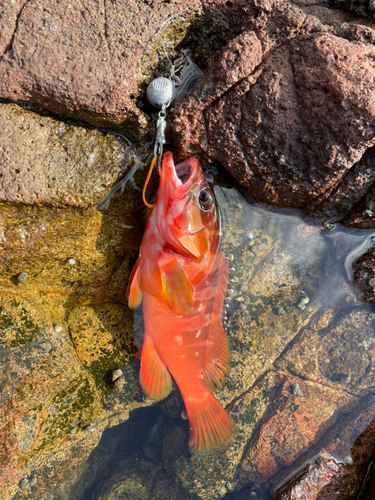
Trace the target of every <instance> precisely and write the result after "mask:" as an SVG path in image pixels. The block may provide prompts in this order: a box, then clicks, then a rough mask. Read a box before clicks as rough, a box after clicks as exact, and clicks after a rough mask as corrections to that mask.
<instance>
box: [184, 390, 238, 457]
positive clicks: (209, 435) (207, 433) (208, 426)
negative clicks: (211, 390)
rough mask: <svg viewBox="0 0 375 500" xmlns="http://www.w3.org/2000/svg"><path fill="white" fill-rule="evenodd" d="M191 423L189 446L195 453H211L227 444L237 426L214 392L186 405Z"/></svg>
mask: <svg viewBox="0 0 375 500" xmlns="http://www.w3.org/2000/svg"><path fill="white" fill-rule="evenodd" d="M186 410H187V414H188V417H189V424H190V439H189V446H190V447H191V449H192V451H193V452H195V453H209V452H211V451H214V450H217V449H219V448H222V447H223V446H225V445H226V444H227V443H228V442H229V441H230V440H231V439H232V438H233V437H234V436H235V434H236V432H237V426H236V424H235V423H234V422H233V420H232V419H231V418H230V417H229V415H228V414H227V413H226V411H225V410H224V409H223V408H222V407H221V406H220V404H219V403H218V402H217V401H216V399H215V397H214V396H213V395H212V394H209V395H208V397H207V398H204V399H203V400H202V401H201V402H198V403H194V404H191V405H187V406H186Z"/></svg>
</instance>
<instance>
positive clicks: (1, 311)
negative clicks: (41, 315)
mask: <svg viewBox="0 0 375 500" xmlns="http://www.w3.org/2000/svg"><path fill="white" fill-rule="evenodd" d="M40 329H41V325H39V324H38V321H37V319H36V318H35V314H34V313H33V312H32V311H31V310H30V305H29V304H28V303H26V302H25V301H19V300H14V299H10V298H8V297H1V299H0V344H2V345H4V346H6V347H10V348H12V347H21V346H25V345H27V344H28V343H29V342H31V341H32V340H33V339H34V337H35V336H36V335H37V334H38V333H39V331H40Z"/></svg>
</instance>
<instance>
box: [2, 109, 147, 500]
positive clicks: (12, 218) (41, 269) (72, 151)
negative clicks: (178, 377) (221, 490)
mask: <svg viewBox="0 0 375 500" xmlns="http://www.w3.org/2000/svg"><path fill="white" fill-rule="evenodd" d="M0 108H1V111H0V114H1V123H2V127H1V131H2V132H1V134H0V144H1V154H2V157H1V158H2V170H1V195H0V196H1V221H0V228H1V230H0V234H1V246H0V253H1V259H0V267H1V280H0V363H1V367H2V369H1V375H0V403H1V411H0V427H1V433H0V435H1V439H0V463H1V474H0V484H1V486H0V488H1V496H2V498H17V496H18V495H19V494H20V492H21V491H27V492H28V493H30V494H32V495H36V496H38V497H39V496H40V495H42V494H43V493H44V492H46V491H48V490H51V489H53V488H54V487H55V486H56V485H57V484H58V483H59V482H61V481H63V480H64V475H65V474H66V471H68V470H73V468H75V467H77V465H79V464H80V463H81V462H83V461H84V460H85V459H86V457H87V456H88V454H89V453H90V451H91V450H92V449H93V448H94V447H95V446H96V445H97V443H98V441H99V439H100V436H101V433H102V431H103V430H104V429H105V428H107V427H108V426H111V425H116V424H117V423H119V422H122V421H124V420H126V419H127V418H128V416H129V410H131V409H133V408H134V407H137V406H139V405H144V404H145V403H144V402H143V396H142V394H141V391H140V389H139V385H138V382H137V374H136V372H133V370H134V369H135V367H134V368H133V366H131V365H130V363H131V361H132V360H133V359H134V354H135V353H134V349H133V345H132V335H133V322H132V316H131V315H130V312H129V311H128V312H126V310H124V305H123V304H124V301H125V289H126V283H127V280H128V277H129V273H130V270H131V267H132V264H133V262H134V259H135V258H136V250H134V249H133V248H131V247H132V246H133V247H136V243H134V242H135V241H136V240H137V237H136V231H135V233H134V234H133V238H129V237H128V236H127V235H128V231H129V221H131V220H134V221H137V219H138V223H137V225H139V226H140V231H141V230H142V220H143V219H142V217H141V214H140V212H139V209H138V205H136V207H135V209H133V207H132V201H133V200H132V196H136V193H137V189H138V188H137V186H136V184H134V187H130V186H129V187H128V193H129V195H130V197H129V199H128V200H124V199H120V198H119V197H118V196H116V195H115V196H114V197H113V202H112V203H110V206H109V208H108V209H107V210H103V211H98V210H96V209H95V206H96V204H97V202H98V201H99V200H100V199H101V198H103V197H104V195H105V194H107V192H108V190H109V188H110V187H111V186H112V185H113V184H116V182H117V181H119V180H120V179H121V177H124V175H126V173H127V171H128V170H129V169H130V168H131V166H132V165H133V164H134V156H135V157H137V155H138V157H139V158H140V157H141V156H142V154H143V146H142V145H141V144H139V145H136V146H133V145H131V144H130V142H129V141H128V140H127V139H126V140H125V139H123V138H121V137H120V136H117V135H113V134H109V133H108V132H105V133H103V132H99V131H97V130H88V129H86V128H83V127H80V126H77V124H74V125H73V124H67V123H63V122H61V121H58V120H54V119H51V118H49V117H46V116H41V115H38V114H36V113H33V112H31V111H27V110H24V109H22V108H19V107H18V106H15V105H7V104H1V105H0ZM15 145H16V146H17V147H15ZM127 148H128V152H127ZM90 154H92V157H91V159H90ZM139 155H140V156H139ZM137 161H138V160H137ZM141 166H142V165H141V164H140V166H139V169H138V170H139V172H138V175H140V176H141V178H142V176H144V174H143V173H142V168H141ZM134 182H136V180H134ZM131 193H133V195H132V194H131ZM126 207H127V208H126ZM109 222H110V223H109ZM95 338H96V343H95V342H94V343H93V342H92V339H95ZM84 344H86V347H84ZM120 368H122V371H123V375H122V377H121V380H120V381H118V382H117V383H116V382H113V381H112V380H111V377H110V374H111V372H112V371H113V370H115V369H120ZM55 470H56V471H57V472H54V471H55ZM64 470H65V472H63V471H64ZM35 475H36V476H37V477H38V480H37V481H36V482H35V483H34V481H33V480H31V479H30V478H32V477H33V476H35Z"/></svg>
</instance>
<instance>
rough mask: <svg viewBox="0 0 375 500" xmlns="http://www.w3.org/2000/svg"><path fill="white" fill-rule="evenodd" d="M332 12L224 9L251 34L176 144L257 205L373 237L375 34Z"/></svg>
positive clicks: (211, 73) (199, 95)
mask: <svg viewBox="0 0 375 500" xmlns="http://www.w3.org/2000/svg"><path fill="white" fill-rule="evenodd" d="M327 7H328V4H320V5H319V7H318V6H315V5H314V2H306V3H304V2H300V3H299V7H297V6H295V5H292V4H291V3H286V2H283V1H279V0H272V1H271V2H269V3H268V4H267V5H266V6H265V5H263V4H259V3H258V2H256V1H252V2H246V6H245V2H236V4H226V5H225V6H223V7H222V8H223V10H224V11H225V14H226V15H227V16H228V17H229V19H230V20H231V22H232V23H233V24H236V23H237V22H241V23H242V24H241V25H242V27H243V31H242V33H241V34H240V35H238V36H237V38H236V39H235V40H233V41H231V42H230V43H228V44H227V46H226V47H225V48H224V49H222V50H221V51H220V53H219V54H218V55H217V56H215V58H212V59H211V60H210V62H209V65H208V67H207V69H206V71H205V74H204V76H203V77H202V79H201V80H200V81H199V82H198V84H197V85H196V86H195V87H194V89H192V90H191V91H190V92H189V93H188V95H187V96H186V97H185V98H184V99H183V100H182V101H181V102H178V103H176V105H175V106H174V108H173V110H172V114H171V121H170V126H169V137H170V138H171V140H173V142H174V143H175V146H176V150H177V153H178V155H179V156H180V157H187V156H190V155H191V154H192V153H194V154H195V155H198V156H199V157H200V158H201V159H202V161H217V162H219V163H220V164H221V165H223V166H224V167H225V168H226V169H227V170H228V171H229V172H230V173H231V175H233V177H234V178H235V179H236V180H237V182H238V183H239V184H240V185H241V187H242V188H243V189H244V191H245V192H246V194H247V195H248V196H249V197H250V198H251V199H253V200H258V201H262V202H267V203H269V204H272V205H277V206H283V207H293V208H301V209H302V210H303V211H305V212H306V213H310V214H315V215H319V216H321V215H324V216H327V215H328V216H329V218H331V219H333V220H334V221H339V220H343V221H344V222H345V223H346V224H350V225H355V226H356V227H373V217H372V216H371V213H372V211H373V207H372V205H373V202H372V201H370V199H369V197H371V200H372V197H373V196H372V191H371V190H372V183H373V174H372V170H371V166H370V165H372V163H373V148H372V146H373V145H374V133H373V129H374V126H375V108H374V106H373V102H374V95H375V86H374V84H373V82H372V76H371V75H372V72H373V69H372V62H371V61H372V58H373V56H374V55H375V52H374V46H373V40H374V39H375V32H374V31H373V30H372V29H371V28H369V27H365V26H361V24H360V21H354V20H353V19H352V18H350V17H349V16H346V17H345V15H343V13H341V12H335V11H332V10H329V9H328V8H327ZM239 19H241V21H239ZM348 21H351V23H349V22H348ZM327 110H328V111H329V112H327ZM366 196H367V198H366ZM365 199H366V200H367V201H366V202H365V201H364V200H365ZM362 201H363V202H364V203H365V205H366V206H365V207H364V208H363V209H361V210H360V212H359V213H357V212H358V210H359V205H358V204H359V202H361V203H362ZM357 205H358V206H357ZM365 209H366V210H367V209H369V210H370V212H371V213H369V215H366V213H365ZM371 217H372V219H371Z"/></svg>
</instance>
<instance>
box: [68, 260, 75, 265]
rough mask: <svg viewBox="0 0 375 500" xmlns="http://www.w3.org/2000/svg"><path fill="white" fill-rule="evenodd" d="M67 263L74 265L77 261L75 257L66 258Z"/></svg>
mask: <svg viewBox="0 0 375 500" xmlns="http://www.w3.org/2000/svg"><path fill="white" fill-rule="evenodd" d="M67 263H68V264H69V266H75V265H76V264H77V261H76V260H75V259H68V260H67Z"/></svg>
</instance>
